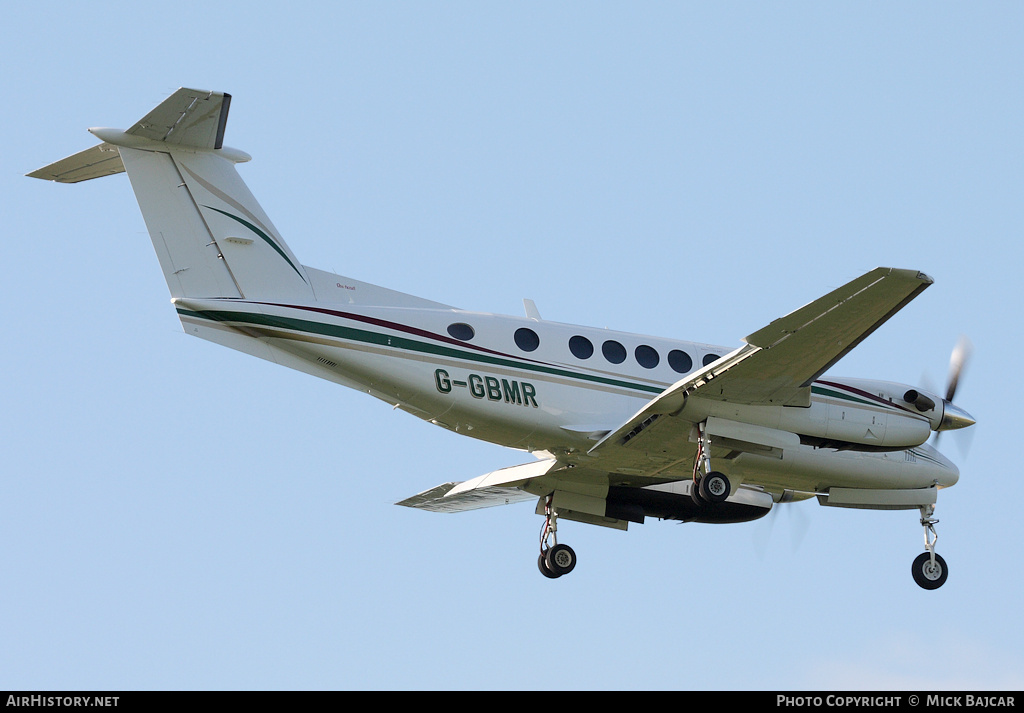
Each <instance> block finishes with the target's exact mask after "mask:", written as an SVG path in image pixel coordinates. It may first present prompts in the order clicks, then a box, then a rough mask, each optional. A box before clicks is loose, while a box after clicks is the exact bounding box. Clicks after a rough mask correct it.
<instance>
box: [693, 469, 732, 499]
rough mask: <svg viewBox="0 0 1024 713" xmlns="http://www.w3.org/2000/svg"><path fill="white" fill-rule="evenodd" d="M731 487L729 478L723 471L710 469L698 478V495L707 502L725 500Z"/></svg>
mask: <svg viewBox="0 0 1024 713" xmlns="http://www.w3.org/2000/svg"><path fill="white" fill-rule="evenodd" d="M731 488H732V486H731V484H730V483H729V479H728V478H726V477H725V474H724V473H719V472H718V471H716V470H713V471H711V472H710V473H708V474H707V475H705V476H704V477H703V478H701V479H700V485H699V490H700V496H701V498H703V499H704V500H706V501H707V502H709V503H721V502H725V499H726V498H727V497H729V490H730V489H731Z"/></svg>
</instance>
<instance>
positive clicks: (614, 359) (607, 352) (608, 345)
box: [601, 339, 626, 364]
mask: <svg viewBox="0 0 1024 713" xmlns="http://www.w3.org/2000/svg"><path fill="white" fill-rule="evenodd" d="M601 353H602V354H604V358H605V359H607V360H608V361H610V362H611V363H612V364H621V363H622V362H624V361H626V348H625V347H624V346H622V345H621V344H619V343H618V342H616V341H615V340H613V339H609V340H608V341H607V342H605V343H604V344H602V345H601Z"/></svg>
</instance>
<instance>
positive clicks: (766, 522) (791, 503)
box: [754, 499, 810, 558]
mask: <svg viewBox="0 0 1024 713" xmlns="http://www.w3.org/2000/svg"><path fill="white" fill-rule="evenodd" d="M800 502H801V501H795V500H789V499H784V500H782V501H781V502H777V503H775V505H774V506H772V509H771V512H769V513H768V514H767V515H765V516H764V518H762V524H761V526H760V527H759V528H757V531H756V532H755V533H754V547H755V549H756V551H757V554H758V556H759V557H761V558H763V557H764V556H765V555H766V554H767V552H768V548H769V546H770V542H771V540H772V537H773V532H774V531H775V523H776V521H777V519H778V518H779V517H784V518H785V519H786V521H787V523H788V524H787V526H786V527H787V529H788V530H789V537H790V544H791V546H792V551H793V553H794V554H795V553H796V552H797V551H798V550H799V549H800V546H801V545H802V544H803V541H804V537H805V536H806V535H807V529H808V528H809V527H810V521H809V520H808V518H807V513H806V512H805V511H804V510H803V509H801V508H800V507H799V505H800ZM780 511H785V513H786V514H785V515H780V514H779V513H780Z"/></svg>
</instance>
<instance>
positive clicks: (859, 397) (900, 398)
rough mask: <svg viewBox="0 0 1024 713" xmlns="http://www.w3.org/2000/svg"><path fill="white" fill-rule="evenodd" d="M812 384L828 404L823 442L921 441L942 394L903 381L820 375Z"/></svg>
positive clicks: (891, 444)
mask: <svg viewBox="0 0 1024 713" xmlns="http://www.w3.org/2000/svg"><path fill="white" fill-rule="evenodd" d="M814 385H815V392H816V393H817V395H819V396H822V397H825V398H826V399H827V402H828V413H827V416H826V419H825V434H824V437H825V438H827V439H829V440H834V441H845V442H848V443H854V444H859V445H864V446H872V447H878V448H912V447H914V446H919V445H921V444H922V443H924V442H925V441H927V440H928V437H929V436H930V435H931V432H932V431H934V430H938V428H939V427H940V425H941V423H942V414H943V406H944V403H943V399H942V397H941V396H938V395H935V394H930V393H926V392H924V391H921V390H919V389H913V388H911V387H909V386H907V385H906V384H896V383H893V382H889V381H872V380H868V379H838V378H825V379H820V380H818V381H816V382H815V384H814ZM808 435H821V434H808Z"/></svg>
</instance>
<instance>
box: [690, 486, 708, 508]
mask: <svg viewBox="0 0 1024 713" xmlns="http://www.w3.org/2000/svg"><path fill="white" fill-rule="evenodd" d="M690 499H691V500H692V501H693V504H694V505H696V506H697V507H699V508H702V507H704V505H705V502H704V498H702V497H701V496H700V481H696V482H694V483H692V484H691V487H690Z"/></svg>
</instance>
